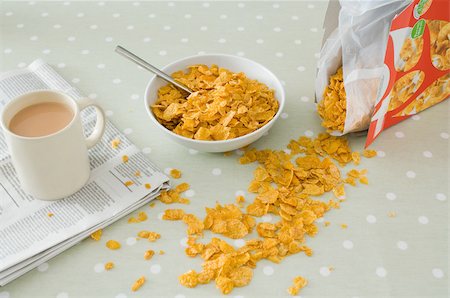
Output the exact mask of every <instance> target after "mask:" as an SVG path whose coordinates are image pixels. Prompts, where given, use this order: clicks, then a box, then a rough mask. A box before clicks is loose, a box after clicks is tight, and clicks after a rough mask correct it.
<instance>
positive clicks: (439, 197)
mask: <svg viewBox="0 0 450 298" xmlns="http://www.w3.org/2000/svg"><path fill="white" fill-rule="evenodd" d="M436 200H438V201H442V202H443V201H445V200H447V196H446V195H445V194H443V193H437V194H436Z"/></svg>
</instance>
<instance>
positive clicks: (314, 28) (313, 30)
mask: <svg viewBox="0 0 450 298" xmlns="http://www.w3.org/2000/svg"><path fill="white" fill-rule="evenodd" d="M309 30H311V32H317V31H319V29H317V28H316V27H313V28H310V29H309Z"/></svg>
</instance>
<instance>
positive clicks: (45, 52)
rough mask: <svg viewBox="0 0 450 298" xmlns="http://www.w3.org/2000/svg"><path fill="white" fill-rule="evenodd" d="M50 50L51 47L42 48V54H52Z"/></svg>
mask: <svg viewBox="0 0 450 298" xmlns="http://www.w3.org/2000/svg"><path fill="white" fill-rule="evenodd" d="M50 52H51V50H49V49H44V50H42V54H44V55H48V54H50Z"/></svg>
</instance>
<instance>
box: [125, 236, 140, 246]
mask: <svg viewBox="0 0 450 298" xmlns="http://www.w3.org/2000/svg"><path fill="white" fill-rule="evenodd" d="M136 242H137V241H136V237H128V238H127V240H126V243H127V245H128V246H132V245H135V244H136Z"/></svg>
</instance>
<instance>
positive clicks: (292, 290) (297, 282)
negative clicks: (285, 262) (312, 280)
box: [287, 276, 308, 296]
mask: <svg viewBox="0 0 450 298" xmlns="http://www.w3.org/2000/svg"><path fill="white" fill-rule="evenodd" d="M307 284H308V281H307V280H306V279H305V278H304V277H303V276H297V277H295V278H294V284H293V285H292V286H291V287H289V288H288V290H287V291H288V293H289V294H290V295H292V296H295V295H297V294H298V293H299V292H300V290H301V289H303V288H304V287H306V285H307Z"/></svg>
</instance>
